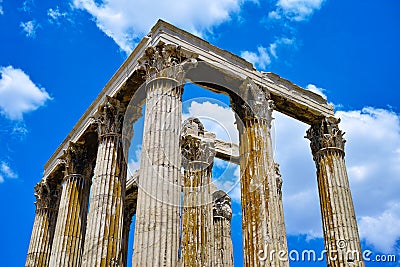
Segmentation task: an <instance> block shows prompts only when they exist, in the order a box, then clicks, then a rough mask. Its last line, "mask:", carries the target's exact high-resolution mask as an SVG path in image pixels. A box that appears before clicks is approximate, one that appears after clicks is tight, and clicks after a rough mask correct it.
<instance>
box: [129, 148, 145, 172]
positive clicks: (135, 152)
mask: <svg viewBox="0 0 400 267" xmlns="http://www.w3.org/2000/svg"><path fill="white" fill-rule="evenodd" d="M141 156H142V146H141V145H138V146H136V147H131V148H130V149H129V163H128V176H129V175H132V174H133V173H134V172H135V171H136V170H139V168H140V158H141Z"/></svg>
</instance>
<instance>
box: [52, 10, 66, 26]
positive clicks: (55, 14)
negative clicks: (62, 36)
mask: <svg viewBox="0 0 400 267" xmlns="http://www.w3.org/2000/svg"><path fill="white" fill-rule="evenodd" d="M67 16H68V13H67V12H61V11H60V8H59V7H58V6H56V7H55V8H49V9H48V10H47V17H48V21H49V22H50V23H52V24H57V25H60V20H61V19H65V18H67Z"/></svg>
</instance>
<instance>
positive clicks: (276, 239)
mask: <svg viewBox="0 0 400 267" xmlns="http://www.w3.org/2000/svg"><path fill="white" fill-rule="evenodd" d="M274 166H275V179H276V182H275V184H273V186H270V188H274V190H271V194H270V199H269V205H270V207H271V209H270V210H269V211H270V214H269V217H270V221H271V224H270V228H272V227H275V229H277V230H276V231H274V233H275V235H274V236H273V238H272V243H273V244H274V245H275V247H276V248H277V251H278V253H279V252H281V251H282V252H281V253H282V255H281V257H282V258H288V256H289V255H288V253H289V251H288V245H287V238H286V226H285V219H284V211H283V201H282V184H283V180H282V175H281V172H280V170H279V164H278V163H275V164H274ZM275 189H276V190H275ZM283 253H286V254H283ZM277 256H279V255H278V254H277ZM286 266H289V263H287V265H286Z"/></svg>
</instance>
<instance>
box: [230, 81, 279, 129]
mask: <svg viewBox="0 0 400 267" xmlns="http://www.w3.org/2000/svg"><path fill="white" fill-rule="evenodd" d="M274 107H275V106H274V102H273V101H272V100H271V95H270V93H269V92H268V91H266V90H263V89H262V88H260V87H259V86H257V85H256V84H255V83H254V82H253V81H252V80H251V79H250V78H247V79H246V80H244V82H243V83H242V85H241V86H240V87H239V96H238V97H234V98H232V108H233V109H234V110H235V112H236V113H237V114H238V116H239V117H240V118H241V119H242V120H249V119H259V120H265V121H266V122H267V123H268V124H269V125H270V124H271V121H272V119H273V118H272V111H273V109H274Z"/></svg>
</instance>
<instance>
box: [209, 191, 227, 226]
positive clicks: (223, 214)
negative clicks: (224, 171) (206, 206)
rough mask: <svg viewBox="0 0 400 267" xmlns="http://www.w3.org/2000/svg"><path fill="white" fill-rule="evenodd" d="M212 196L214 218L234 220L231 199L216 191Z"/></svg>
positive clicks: (222, 192)
mask: <svg viewBox="0 0 400 267" xmlns="http://www.w3.org/2000/svg"><path fill="white" fill-rule="evenodd" d="M212 196H213V201H214V203H213V216H214V218H216V217H217V218H218V217H220V218H224V219H226V220H228V221H230V220H231V219H232V207H231V204H232V202H231V198H230V197H229V196H228V195H227V194H226V193H225V192H224V191H222V190H218V191H215V192H214V193H213V194H212Z"/></svg>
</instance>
